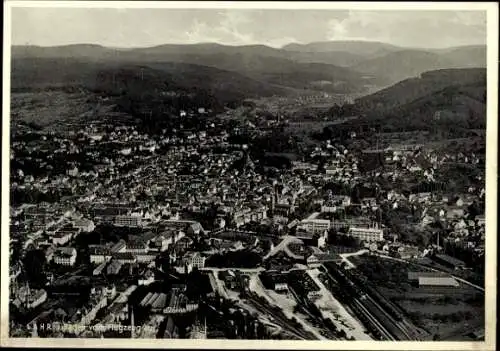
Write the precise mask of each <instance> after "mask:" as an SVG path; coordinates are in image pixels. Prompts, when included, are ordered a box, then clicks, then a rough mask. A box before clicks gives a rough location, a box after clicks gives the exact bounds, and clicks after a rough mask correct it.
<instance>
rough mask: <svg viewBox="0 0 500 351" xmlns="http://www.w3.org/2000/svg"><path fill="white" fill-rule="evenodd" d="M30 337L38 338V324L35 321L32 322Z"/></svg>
mask: <svg viewBox="0 0 500 351" xmlns="http://www.w3.org/2000/svg"><path fill="white" fill-rule="evenodd" d="M31 337H32V338H38V324H37V322H36V321H35V322H34V323H33V329H31Z"/></svg>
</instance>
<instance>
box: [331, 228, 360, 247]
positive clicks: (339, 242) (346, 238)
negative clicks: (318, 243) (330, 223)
mask: <svg viewBox="0 0 500 351" xmlns="http://www.w3.org/2000/svg"><path fill="white" fill-rule="evenodd" d="M346 231H347V228H343V231H340V230H339V231H336V230H330V231H329V232H328V244H329V245H335V246H343V247H359V246H360V241H359V239H358V238H355V237H353V236H352V235H347V234H346Z"/></svg>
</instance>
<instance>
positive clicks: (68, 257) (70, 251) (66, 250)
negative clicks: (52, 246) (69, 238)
mask: <svg viewBox="0 0 500 351" xmlns="http://www.w3.org/2000/svg"><path fill="white" fill-rule="evenodd" d="M76 255H77V253H76V249H75V248H71V247H59V248H57V250H56V251H55V252H54V257H53V260H54V263H56V264H60V265H63V266H73V265H74V264H75V262H76Z"/></svg>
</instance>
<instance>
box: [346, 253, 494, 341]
mask: <svg viewBox="0 0 500 351" xmlns="http://www.w3.org/2000/svg"><path fill="white" fill-rule="evenodd" d="M349 260H350V261H351V262H352V263H353V264H354V265H355V266H356V268H355V269H353V270H352V271H353V273H355V272H356V275H357V276H358V277H359V278H360V279H361V280H364V281H365V284H366V285H367V286H368V287H370V288H373V289H375V290H376V291H377V292H378V293H379V294H380V295H381V296H382V297H383V298H385V299H387V300H389V301H390V302H392V303H393V304H394V305H395V306H396V307H398V308H399V309H400V310H401V311H402V312H403V314H404V315H406V317H408V318H409V319H410V320H412V322H413V323H415V325H417V326H418V327H420V328H422V329H423V330H425V331H426V332H427V333H428V335H429V339H434V340H463V335H465V334H467V333H470V332H472V331H474V330H476V329H479V328H484V323H485V322H484V312H485V310H484V293H483V292H481V291H479V290H476V289H475V288H473V287H471V286H470V285H467V284H465V283H463V282H461V281H454V284H455V285H446V284H443V285H440V286H426V285H425V284H421V283H419V280H418V278H415V277H418V276H424V277H426V276H438V277H439V279H441V278H442V280H443V281H446V280H449V279H450V277H451V276H450V275H449V274H447V273H444V272H443V273H441V272H437V271H435V270H432V269H431V268H427V267H423V266H421V265H417V264H413V263H409V262H405V261H403V260H396V259H390V258H385V257H380V256H375V255H368V254H365V255H359V256H352V257H349ZM409 273H410V274H409ZM412 276H413V277H412ZM452 281H453V280H452Z"/></svg>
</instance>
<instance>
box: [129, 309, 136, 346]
mask: <svg viewBox="0 0 500 351" xmlns="http://www.w3.org/2000/svg"><path fill="white" fill-rule="evenodd" d="M129 306H130V305H129ZM130 330H131V332H130V338H131V339H135V320H134V308H133V307H132V309H131V311H130Z"/></svg>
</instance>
